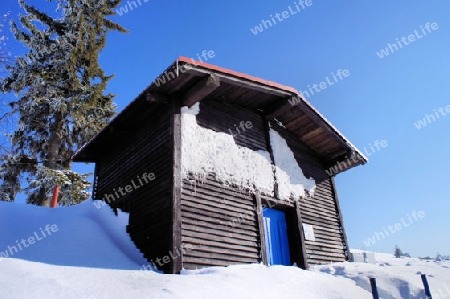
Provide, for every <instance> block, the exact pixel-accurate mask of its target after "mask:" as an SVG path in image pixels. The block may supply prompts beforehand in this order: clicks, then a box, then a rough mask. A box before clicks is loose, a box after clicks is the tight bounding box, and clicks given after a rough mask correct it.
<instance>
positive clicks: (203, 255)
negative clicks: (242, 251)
mask: <svg viewBox="0 0 450 299" xmlns="http://www.w3.org/2000/svg"><path fill="white" fill-rule="evenodd" d="M186 255H187V256H189V257H199V258H208V259H213V260H216V259H220V260H225V261H230V262H240V263H249V264H250V263H257V262H258V255H257V254H254V255H253V257H242V256H237V255H231V256H230V255H227V254H221V253H216V252H202V251H196V250H190V251H189V253H187V254H186Z"/></svg>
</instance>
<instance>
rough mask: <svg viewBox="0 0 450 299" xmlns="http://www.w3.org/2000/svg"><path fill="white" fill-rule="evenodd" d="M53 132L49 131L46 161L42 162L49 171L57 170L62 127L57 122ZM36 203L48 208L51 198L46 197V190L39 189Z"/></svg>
mask: <svg viewBox="0 0 450 299" xmlns="http://www.w3.org/2000/svg"><path fill="white" fill-rule="evenodd" d="M51 127H53V130H51V132H52V133H51V135H50V139H49V141H48V154H47V159H46V160H45V161H44V166H45V167H48V168H50V169H57V166H58V154H59V148H60V143H61V138H60V137H59V134H58V133H59V132H60V131H61V128H62V125H61V122H60V121H59V120H57V121H56V122H55V124H53V126H51ZM38 202H39V203H40V205H41V206H45V207H50V204H51V198H50V197H48V196H47V190H45V188H44V187H41V189H40V190H39V198H38Z"/></svg>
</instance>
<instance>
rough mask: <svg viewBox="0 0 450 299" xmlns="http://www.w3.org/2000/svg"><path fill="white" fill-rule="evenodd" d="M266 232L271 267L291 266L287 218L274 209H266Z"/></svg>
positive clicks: (264, 214)
mask: <svg viewBox="0 0 450 299" xmlns="http://www.w3.org/2000/svg"><path fill="white" fill-rule="evenodd" d="M263 217H264V232H265V239H266V252H267V261H268V263H269V265H285V266H290V265H291V256H290V252H289V242H288V236H287V226H286V216H285V215H284V213H283V212H281V211H278V210H274V209H267V208H266V209H264V210H263Z"/></svg>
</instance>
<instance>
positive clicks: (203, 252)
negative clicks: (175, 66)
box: [181, 99, 267, 269]
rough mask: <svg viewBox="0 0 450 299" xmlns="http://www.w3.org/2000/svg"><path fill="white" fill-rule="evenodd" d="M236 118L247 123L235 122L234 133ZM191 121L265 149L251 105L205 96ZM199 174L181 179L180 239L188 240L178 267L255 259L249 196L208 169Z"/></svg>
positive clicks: (255, 233)
mask: <svg viewBox="0 0 450 299" xmlns="http://www.w3.org/2000/svg"><path fill="white" fill-rule="evenodd" d="M242 121H244V123H245V122H247V121H250V122H251V123H252V128H251V129H246V130H245V131H243V130H242V129H241V128H239V131H240V132H239V133H238V132H237V130H236V126H239V124H240V123H241V122H242ZM197 123H198V124H199V125H200V126H202V127H204V128H207V129H211V130H213V131H216V132H222V133H227V134H229V135H235V136H234V140H235V142H236V144H237V145H239V146H245V147H247V148H250V149H252V150H267V143H266V139H265V135H264V134H265V133H264V129H263V128H264V123H263V119H262V117H261V116H260V115H259V114H258V113H255V112H254V111H250V110H246V109H243V108H242V107H238V106H233V105H230V104H226V103H222V102H218V101H215V100H211V99H205V100H203V101H201V102H200V113H199V115H197ZM235 125H236V126H235ZM230 130H231V132H230ZM205 175H206V177H205V178H204V179H202V180H201V181H199V180H195V179H194V178H193V177H192V176H191V177H189V178H188V179H187V178H184V179H183V186H182V189H181V190H182V192H181V217H182V244H183V246H192V247H191V248H192V249H190V250H189V251H187V252H186V253H185V254H184V255H183V267H184V268H186V269H196V268H201V267H205V266H227V265H232V264H238V263H258V262H260V261H261V256H260V236H259V230H258V222H257V221H258V219H257V214H256V201H255V198H254V196H253V195H252V194H251V193H250V192H249V191H248V190H242V187H239V186H226V185H224V184H223V183H222V182H219V181H218V180H217V179H216V178H215V176H214V174H205Z"/></svg>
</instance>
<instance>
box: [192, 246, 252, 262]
mask: <svg viewBox="0 0 450 299" xmlns="http://www.w3.org/2000/svg"><path fill="white" fill-rule="evenodd" d="M191 246H192V249H191V250H190V251H197V252H213V253H220V254H224V253H226V254H227V255H229V256H230V257H231V259H232V258H233V256H239V257H246V258H252V259H254V260H255V261H254V262H257V259H258V254H257V253H256V252H247V251H242V250H234V249H223V248H217V247H212V246H205V245H191ZM232 260H233V259H232Z"/></svg>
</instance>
